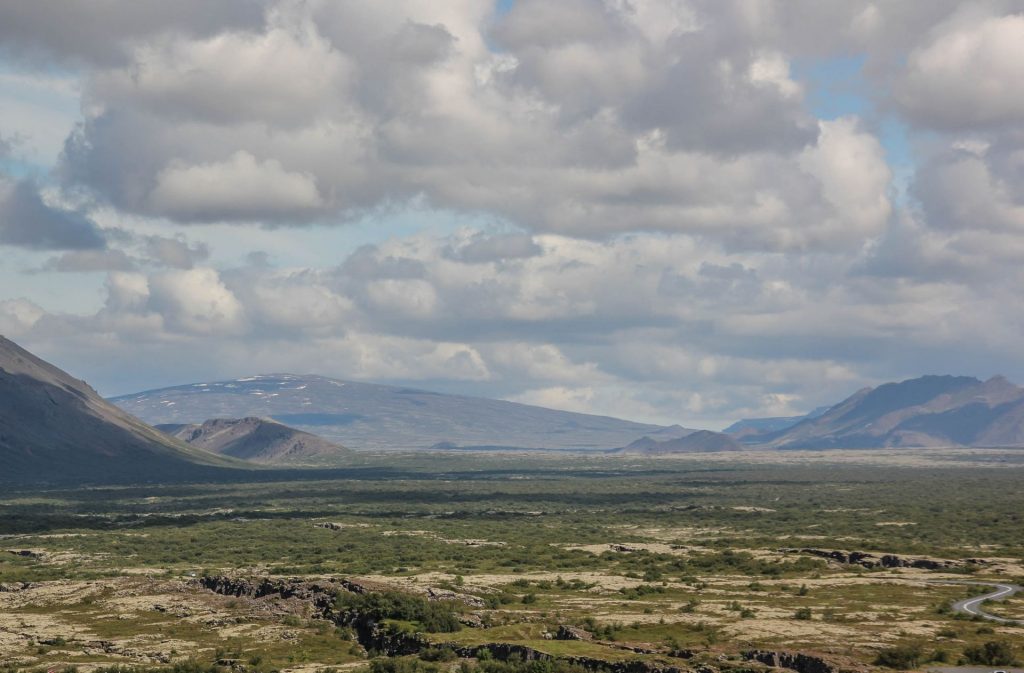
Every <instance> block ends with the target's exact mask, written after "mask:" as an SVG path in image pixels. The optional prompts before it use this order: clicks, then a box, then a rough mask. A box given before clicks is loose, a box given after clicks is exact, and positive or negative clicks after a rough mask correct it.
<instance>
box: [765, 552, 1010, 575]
mask: <svg viewBox="0 0 1024 673" xmlns="http://www.w3.org/2000/svg"><path fill="white" fill-rule="evenodd" d="M779 551H780V552H783V553H786V554H808V555H810V556H817V557H819V558H823V559H828V560H830V561H836V562H837V563H842V564H844V565H859V566H862V567H864V568H921V569H924V570H952V569H958V568H966V567H970V566H976V567H977V566H984V565H989V564H990V562H989V561H986V560H985V559H977V558H968V559H959V560H955V559H935V558H928V557H924V556H897V555H896V554H881V555H878V554H871V553H869V552H861V551H842V550H839V549H815V548H812V547H803V548H782V549H779Z"/></svg>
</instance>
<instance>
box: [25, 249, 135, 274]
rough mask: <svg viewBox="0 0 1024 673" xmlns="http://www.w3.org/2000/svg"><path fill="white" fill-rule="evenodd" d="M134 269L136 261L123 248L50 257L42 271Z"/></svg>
mask: <svg viewBox="0 0 1024 673" xmlns="http://www.w3.org/2000/svg"><path fill="white" fill-rule="evenodd" d="M134 269H135V262H133V261H132V259H131V258H130V257H129V256H128V255H126V254H125V253H124V252H123V251H121V250H76V251H73V252H66V253H64V254H63V255H61V256H59V257H52V258H50V259H48V260H47V261H46V263H44V264H43V266H42V268H41V269H40V271H58V272H61V273H68V272H70V273H82V272H92V271H132V270H134Z"/></svg>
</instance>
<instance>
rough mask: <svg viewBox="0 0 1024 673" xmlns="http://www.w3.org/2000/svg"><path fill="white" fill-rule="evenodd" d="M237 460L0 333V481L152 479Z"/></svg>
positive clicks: (208, 469) (205, 470)
mask: <svg viewBox="0 0 1024 673" xmlns="http://www.w3.org/2000/svg"><path fill="white" fill-rule="evenodd" d="M241 465H242V464H241V463H237V464H236V463H235V461H231V460H230V459H225V458H221V457H220V456H215V455H213V454H211V453H208V452H206V451H201V450H198V449H194V448H192V447H190V446H189V445H187V444H185V443H184V442H181V441H178V440H176V439H173V438H171V437H168V436H166V435H164V434H163V433H161V432H158V431H157V430H155V429H154V428H151V427H149V426H148V425H146V424H145V423H143V422H142V421H140V420H139V419H137V418H134V417H132V416H131V415H129V414H128V413H126V412H125V411H123V410H122V409H119V408H118V407H116V406H114V405H113V404H110V403H109V402H107V401H106V400H104V399H103V398H102V397H100V396H99V395H98V394H97V393H96V391H94V390H93V389H92V388H90V387H89V386H88V385H87V384H86V383H85V382H84V381H80V380H78V379H76V378H74V377H72V376H71V375H69V374H67V373H66V372H64V371H62V370H60V369H58V368H57V367H55V366H53V365H51V364H49V363H48V362H45V361H44V360H41V359H40V358H38V357H36V356H35V355H33V354H32V353H29V352H28V351H26V350H25V349H23V348H21V347H20V346H18V345H17V344H15V343H14V342H13V341H10V340H8V339H5V338H4V337H0V481H18V482H22V481H24V482H67V481H110V480H122V481H123V480H137V481H154V480H163V479H168V478H187V477H190V476H199V475H203V474H209V473H211V472H212V471H215V470H217V469H219V468H223V467H232V466H235V467H238V466H241Z"/></svg>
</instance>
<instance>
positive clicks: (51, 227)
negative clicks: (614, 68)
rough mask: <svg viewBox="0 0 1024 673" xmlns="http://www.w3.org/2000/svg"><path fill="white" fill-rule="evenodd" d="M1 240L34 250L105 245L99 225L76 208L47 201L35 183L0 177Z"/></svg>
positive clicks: (7, 243) (84, 248) (0, 242)
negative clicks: (71, 208) (61, 206)
mask: <svg viewBox="0 0 1024 673" xmlns="http://www.w3.org/2000/svg"><path fill="white" fill-rule="evenodd" d="M0 244H5V245H13V246H18V247H23V248H29V249H34V250H88V249H100V248H103V247H104V245H105V241H104V238H103V234H102V233H101V232H100V229H99V227H97V226H96V224H95V223H94V222H92V221H91V220H90V219H88V218H87V217H86V216H84V215H82V214H81V213H79V212H77V211H74V210H67V209H64V208H60V207H56V206H51V205H49V204H47V203H46V202H45V201H44V200H43V198H42V196H41V195H40V194H39V190H38V188H37V187H36V185H35V184H34V183H32V182H31V181H29V180H19V181H17V182H12V181H9V180H2V178H0Z"/></svg>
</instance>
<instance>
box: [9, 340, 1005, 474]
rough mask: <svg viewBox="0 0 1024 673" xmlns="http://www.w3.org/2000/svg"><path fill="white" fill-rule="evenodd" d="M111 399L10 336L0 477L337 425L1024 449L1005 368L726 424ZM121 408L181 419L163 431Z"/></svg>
mask: <svg viewBox="0 0 1024 673" xmlns="http://www.w3.org/2000/svg"><path fill="white" fill-rule="evenodd" d="M116 401H117V402H118V403H119V404H120V405H122V407H124V409H122V408H119V407H118V406H115V405H114V404H112V403H110V402H109V401H107V400H104V399H103V398H101V397H100V396H99V395H98V394H97V393H96V391H94V390H93V389H92V388H91V387H89V386H88V385H87V384H86V383H85V382H83V381H80V380H78V379H75V378H74V377H72V376H71V375H69V374H67V373H66V372H63V371H61V370H60V369H58V368H57V367H55V366H53V365H51V364H49V363H47V362H44V361H43V360H41V359H39V358H38V357H36V356H34V355H32V354H31V353H29V352H28V351H26V350H24V349H23V348H21V347H19V346H18V345H17V344H15V343H13V342H11V341H9V340H7V339H5V338H3V337H0V481H4V482H11V481H15V482H17V481H32V482H39V481H44V482H47V481H48V482H54V483H56V482H67V481H78V482H100V481H115V480H120V481H124V480H130V481H135V482H144V481H154V482H155V481H163V482H166V481H171V480H182V479H208V478H221V477H224V476H227V475H234V477H238V476H240V475H242V474H243V473H242V472H241V471H242V470H251V469H252V462H263V463H275V464H282V465H283V464H297V465H303V464H305V465H309V464H311V463H320V464H326V463H330V462H332V461H334V460H337V459H338V458H339V457H340V456H343V455H347V454H348V453H349V451H348V450H347V449H346V448H344V447H343V446H341V445H340V444H339V443H337V442H336V441H332V440H337V439H341V438H342V437H345V438H347V439H345V441H344V442H343V443H344V444H351V445H355V446H358V447H359V448H370V449H380V448H389V449H392V448H401V449H418V448H429V447H434V446H437V445H439V444H440V445H441V446H443V447H444V448H478V449H479V448H484V447H487V448H506V449H507V448H510V447H521V448H546V449H560V450H601V451H609V450H612V449H610V447H615V446H619V447H622V448H620V449H617V450H614V452H616V453H624V454H633V453H636V454H653V455H665V454H674V453H709V452H723V451H736V450H739V449H743V448H746V449H759V450H787V449H871V448H884V447H937V446H979V447H986V446H1006V447H1009V446H1024V388H1021V387H1019V386H1016V385H1014V384H1012V383H1010V382H1009V381H1007V380H1006V379H1005V378H1003V377H1001V376H996V377H993V378H991V379H989V380H987V381H980V380H978V379H976V378H972V377H967V376H923V377H920V378H916V379H910V380H906V381H901V382H899V383H887V384H883V385H880V386H878V387H877V388H864V389H862V390H859V391H857V392H856V393H854V394H853V395H851V396H850V397H849V398H847V399H846V400H844V401H842V402H840V403H839V404H836V405H835V406H832V407H829V408H828V409H826V410H824V411H823V412H822V413H819V410H816V411H815V412H812V413H811V414H808V415H807V416H805V417H801V419H800V420H797V421H796V422H795V423H792V424H789V423H788V421H791V420H793V419H785V420H786V421H787V422H786V423H783V422H782V419H749V420H748V421H745V422H744V423H742V424H737V425H734V426H733V428H732V430H733V432H732V433H730V434H726V433H717V432H710V431H706V430H701V431H694V430H688V429H686V428H683V427H681V426H678V425H674V426H657V425H648V424H643V423H634V422H631V421H625V420H620V419H615V418H610V417H605V416H591V415H586V414H576V413H571V412H565V411H556V410H552V409H544V408H541V407H533V406H529V405H523V404H515V403H512V402H502V401H498V400H487V399H480V398H471V397H462V396H457V395H444V394H440V393H431V392H427V391H422V390H413V389H407V388H398V387H393V386H381V385H375V384H367V383H352V382H346V381H338V380H334V379H328V378H324V377H318V376H302V377H300V376H293V375H274V376H254V377H248V378H244V379H237V380H234V381H224V382H220V383H198V384H191V385H188V386H178V387H175V388H167V389H162V390H158V391H151V392H148V393H139V394H136V395H130V396H126V397H122V398H118V399H117V400H116ZM125 409H128V410H131V411H134V412H136V413H138V414H139V415H141V416H143V417H145V418H146V420H151V421H153V422H161V421H162V422H170V423H173V424H174V425H172V426H167V427H164V428H163V430H164V432H162V431H160V430H158V429H155V428H153V427H151V426H149V425H147V424H146V423H145V422H144V421H143V420H140V419H139V418H137V417H136V416H133V415H132V414H130V413H128V412H126V411H125ZM210 417H214V420H208V419H209V418H210ZM232 417H234V418H237V419H238V420H232ZM193 419H194V420H195V421H196V422H192V421H193ZM762 420H763V421H765V422H760V421H762ZM182 421H187V422H182ZM284 422H290V423H294V424H296V425H298V426H299V427H300V428H303V427H304V428H308V429H312V430H313V432H306V431H305V430H303V429H293V428H290V427H286V426H285V425H283V423H284ZM314 435H323V436H324V437H326V438H322V437H318V436H314ZM239 459H245V460H244V461H243V460H239ZM268 474H269V473H268Z"/></svg>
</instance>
